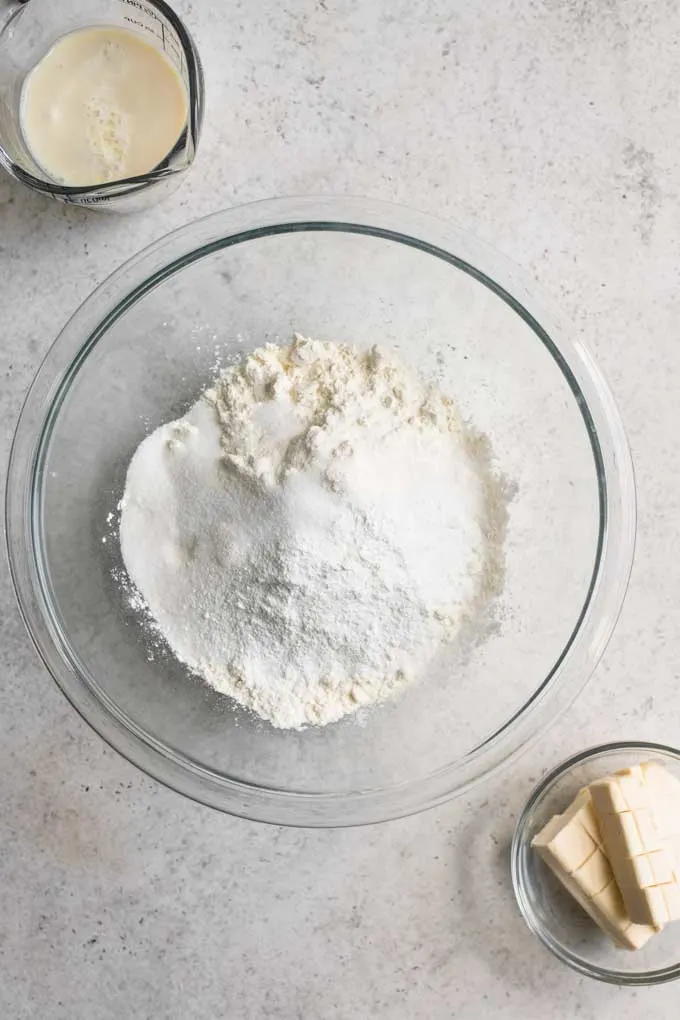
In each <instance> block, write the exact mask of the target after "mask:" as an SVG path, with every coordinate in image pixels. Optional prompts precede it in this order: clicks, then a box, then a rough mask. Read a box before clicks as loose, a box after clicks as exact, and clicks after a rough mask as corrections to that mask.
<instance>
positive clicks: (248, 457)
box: [120, 336, 506, 728]
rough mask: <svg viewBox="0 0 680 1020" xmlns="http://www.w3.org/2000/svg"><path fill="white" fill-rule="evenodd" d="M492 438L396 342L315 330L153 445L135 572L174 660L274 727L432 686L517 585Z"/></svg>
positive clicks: (137, 503)
mask: <svg viewBox="0 0 680 1020" xmlns="http://www.w3.org/2000/svg"><path fill="white" fill-rule="evenodd" d="M489 458H490V454H489V449H488V444H487V442H486V440H485V439H484V438H483V437H481V436H480V435H479V434H478V433H475V432H473V431H472V430H471V429H469V428H468V427H466V426H464V425H463V424H462V422H461V420H460V418H459V415H458V414H457V412H456V410H455V408H454V407H453V406H452V405H451V403H450V402H449V401H448V400H447V399H446V398H445V397H444V396H442V394H441V393H439V392H438V391H437V390H433V389H431V388H427V387H425V386H424V385H423V384H422V383H421V382H420V381H419V380H418V379H417V378H416V377H414V376H412V375H411V374H409V373H408V371H407V370H406V369H405V368H404V367H403V366H401V365H400V364H399V363H398V362H395V361H394V360H393V359H391V357H390V356H389V355H388V354H387V353H386V352H384V351H382V350H381V349H380V348H377V347H374V348H373V349H372V350H371V351H368V352H361V351H359V350H357V349H355V348H353V347H348V346H341V345H335V344H330V343H318V342H314V341H311V340H304V339H302V338H301V337H298V336H296V337H295V339H294V340H293V342H292V343H291V344H290V345H289V346H287V347H276V346H273V345H268V346H267V347H264V348H262V349H260V350H258V351H255V352H254V353H253V354H251V355H250V356H249V357H248V358H247V359H246V360H245V361H243V362H242V363H241V364H239V365H238V366H235V367H232V368H228V369H226V370H225V371H223V372H222V374H221V375H220V377H219V379H218V380H217V382H216V383H215V384H214V386H213V388H211V389H209V390H207V391H206V393H205V394H204V395H203V396H202V397H201V398H200V399H199V401H198V402H197V403H196V404H195V405H194V406H193V407H192V408H191V410H190V411H189V412H188V414H186V415H185V416H184V418H181V419H179V420H178V421H176V422H171V423H170V424H168V425H163V426H161V428H159V429H157V430H156V431H155V432H154V433H153V434H152V435H151V436H149V437H148V438H147V439H146V440H145V441H144V442H143V443H142V444H141V445H140V447H139V449H138V450H137V452H136V453H135V456H134V458H133V460H132V462H131V464H130V468H129V471H128V476H127V484H126V489H125V495H124V498H123V501H122V504H121V508H122V514H121V527H120V540H121V548H122V552H123V559H124V561H125V565H126V568H127V570H128V573H129V575H130V577H131V579H132V581H133V582H134V584H135V586H136V587H137V589H138V590H139V592H140V593H141V595H142V597H143V599H144V600H145V602H146V604H147V606H148V609H149V611H150V613H151V614H152V616H153V617H154V619H155V621H156V623H157V625H158V628H159V630H160V632H161V633H162V635H163V636H164V637H165V639H166V641H167V642H168V644H169V645H170V647H171V648H172V650H173V652H174V653H175V655H176V656H177V658H178V659H180V660H181V661H182V662H183V663H185V664H186V665H187V666H188V667H189V668H190V669H191V670H192V671H194V672H195V673H197V674H199V675H200V676H202V677H203V678H204V679H205V680H206V681H207V682H208V683H209V684H211V685H212V686H213V687H215V688H217V689H218V690H219V691H223V692H224V693H225V694H228V695H230V696H231V697H232V698H235V699H236V700H237V701H239V702H240V703H241V704H242V705H245V706H246V707H248V708H250V709H253V710H254V711H255V712H257V713H258V714H259V715H260V716H262V717H263V718H265V719H267V720H269V721H270V722H271V723H272V724H273V725H274V726H278V727H285V728H300V727H302V726H305V725H308V724H324V723H329V722H333V721H334V720H336V719H339V718H340V717H341V716H343V715H346V714H347V713H350V712H353V711H355V710H356V709H357V708H359V707H361V706H363V705H368V704H371V703H373V702H376V701H380V700H382V699H384V698H386V697H387V696H388V695H390V694H392V693H393V692H394V691H396V690H398V689H399V688H401V687H403V686H404V685H405V684H408V683H409V682H410V681H412V680H413V679H414V678H415V677H416V676H417V675H418V674H419V673H420V672H422V670H423V667H424V666H425V665H426V663H427V661H428V660H429V659H430V658H431V657H432V655H433V654H434V653H435V652H436V651H437V648H438V647H439V646H440V644H441V643H442V642H444V641H448V640H450V639H451V638H453V637H455V635H456V633H457V632H458V631H459V629H460V627H461V625H462V623H463V622H464V621H466V620H467V619H469V618H470V617H471V616H473V615H474V614H476V613H478V612H479V610H480V609H481V608H482V607H483V606H484V605H485V604H486V603H487V602H488V600H489V599H490V598H492V597H493V596H494V595H496V594H497V593H498V592H499V591H500V588H501V586H502V580H503V555H502V543H503V537H504V532H505V520H506V509H505V499H504V488H503V485H502V482H501V481H499V480H498V479H497V478H496V477H495V476H494V475H493V474H492V472H491V469H490V466H489Z"/></svg>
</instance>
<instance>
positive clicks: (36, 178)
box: [0, 0, 204, 211]
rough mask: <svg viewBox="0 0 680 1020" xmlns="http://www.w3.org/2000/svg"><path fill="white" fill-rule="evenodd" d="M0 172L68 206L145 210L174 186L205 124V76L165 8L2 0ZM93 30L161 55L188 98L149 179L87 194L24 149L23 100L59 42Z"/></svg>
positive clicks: (156, 1) (144, 0)
mask: <svg viewBox="0 0 680 1020" xmlns="http://www.w3.org/2000/svg"><path fill="white" fill-rule="evenodd" d="M3 14H4V23H2V27H1V28H0V166H2V167H4V169H5V170H6V171H7V172H8V173H9V174H11V175H12V176H13V177H14V178H16V180H18V181H20V182H21V183H22V184H25V185H26V186H27V187H28V188H32V189H33V190H34V191H39V192H41V193H42V194H43V195H49V196H50V197H51V198H56V199H57V200H59V201H61V202H70V203H72V204H74V205H84V206H94V207H102V208H105V209H108V208H112V209H115V210H120V211H127V210H133V209H136V208H143V207H145V206H146V205H149V204H151V202H155V201H157V200H158V199H160V198H162V197H163V196H164V195H165V194H167V192H168V191H170V190H173V189H174V187H175V186H176V185H177V184H178V183H179V182H180V180H181V174H182V173H183V172H184V171H186V170H187V169H188V168H189V166H190V165H191V163H192V162H193V159H194V156H195V154H196V148H197V146H198V139H199V136H200V132H201V125H202V121H203V90H204V85H203V70H202V68H201V62H200V59H199V56H198V52H197V50H196V46H195V44H194V41H193V39H192V38H191V36H190V35H189V33H188V31H187V29H186V28H185V27H184V25H183V23H182V22H181V20H180V19H179V17H178V16H177V15H176V14H175V12H174V11H173V10H172V9H171V8H170V7H169V6H168V4H167V3H165V2H164V0H59V2H58V3H55V2H54V0H16V2H14V3H10V4H5V5H4V7H3V6H2V2H1V0H0V22H2V17H3ZM93 26H107V27H108V26H114V27H118V28H127V29H129V30H131V31H133V32H136V33H138V34H139V35H141V36H142V37H143V38H144V40H145V41H146V42H147V43H151V44H152V45H153V46H155V47H156V48H157V49H158V50H160V51H162V52H163V53H164V54H165V56H166V57H167V58H168V59H169V60H170V61H171V63H172V64H173V65H174V66H175V68H176V69H177V71H178V72H179V74H180V76H181V78H182V81H183V82H184V86H185V88H186V93H187V101H188V114H187V123H186V125H185V128H184V130H183V131H182V134H181V135H180V137H179V139H178V140H177V142H176V144H175V145H174V147H173V149H172V151H171V152H169V153H168V154H167V156H166V157H165V158H164V159H163V160H162V161H161V162H160V163H159V164H158V166H156V167H154V169H153V170H151V171H150V172H149V173H146V174H143V175H141V176H138V177H129V178H127V179H125V180H120V181H111V182H107V183H105V184H95V185H88V186H85V187H68V186H67V185H63V184H59V183H57V182H56V181H54V180H53V179H51V178H50V177H49V176H48V175H47V174H46V173H45V171H44V170H43V169H42V167H40V166H39V165H38V164H37V163H36V161H35V159H34V158H33V156H32V155H31V152H30V150H29V148H28V146H27V144H26V141H25V139H24V136H23V133H22V129H21V116H20V114H21V92H22V87H23V84H24V81H25V79H26V76H27V75H28V73H29V72H30V71H31V70H32V69H33V68H34V67H35V65H36V64H37V63H38V62H39V61H40V60H41V59H42V58H43V57H44V56H45V54H46V53H47V52H48V50H49V49H50V48H51V47H52V46H53V45H54V44H55V42H56V41H57V40H58V39H60V38H61V37H62V36H64V35H67V34H68V33H69V32H74V31H76V30H77V29H82V28H91V27H93Z"/></svg>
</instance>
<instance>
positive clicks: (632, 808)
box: [590, 762, 680, 930]
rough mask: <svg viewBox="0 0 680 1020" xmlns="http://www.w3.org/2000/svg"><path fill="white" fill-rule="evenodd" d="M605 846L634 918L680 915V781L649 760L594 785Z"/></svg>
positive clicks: (661, 920)
mask: <svg viewBox="0 0 680 1020" xmlns="http://www.w3.org/2000/svg"><path fill="white" fill-rule="evenodd" d="M590 792H591V795H592V803H593V807H594V809H595V815H596V818H597V823H598V826H599V830H600V833H601V835H602V839H603V842H604V848H605V851H606V854H607V857H608V858H609V862H610V864H611V867H612V870H613V872H614V875H615V877H616V881H617V884H618V886H619V889H620V890H621V895H622V897H623V901H624V903H625V905H626V909H627V911H628V913H629V915H630V917H631V918H632V920H633V921H634V922H636V923H637V924H643V925H652V926H653V927H654V928H655V929H657V930H658V929H660V928H662V927H663V926H664V925H665V924H667V923H668V922H669V921H674V920H677V919H680V853H678V850H679V848H680V783H678V781H677V780H676V779H675V778H674V777H673V776H671V775H670V773H669V772H667V771H666V769H664V768H663V767H662V766H660V765H658V764H656V763H655V762H647V763H645V764H643V765H636V766H633V767H632V768H629V769H624V770H622V771H621V772H617V773H615V774H614V775H612V776H607V777H606V778H605V779H600V780H597V782H594V783H591V785H590Z"/></svg>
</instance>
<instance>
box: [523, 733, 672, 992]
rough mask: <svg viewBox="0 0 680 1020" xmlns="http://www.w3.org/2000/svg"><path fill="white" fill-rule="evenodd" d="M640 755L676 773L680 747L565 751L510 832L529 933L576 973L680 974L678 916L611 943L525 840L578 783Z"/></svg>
mask: <svg viewBox="0 0 680 1020" xmlns="http://www.w3.org/2000/svg"><path fill="white" fill-rule="evenodd" d="M644 761H656V762H658V763H659V764H660V765H664V766H665V767H666V768H667V769H668V770H669V771H670V772H672V773H674V774H675V775H676V776H677V777H678V778H680V750H676V749H675V748H672V747H665V746H664V745H662V744H649V743H644V742H642V743H635V742H633V741H625V740H623V741H619V742H618V743H615V744H602V745H600V746H599V747H591V748H589V749H588V750H587V751H581V752H580V753H579V754H576V755H574V756H573V757H572V758H568V759H567V760H566V761H563V762H562V763H561V764H560V765H558V766H557V767H556V768H554V769H553V770H552V772H549V773H548V775H547V776H545V778H544V779H543V780H542V781H541V782H540V783H539V785H538V786H537V787H536V789H535V790H534V792H533V793H532V795H531V797H530V798H529V801H528V803H527V805H526V807H525V808H524V811H523V812H522V814H521V816H520V818H519V821H518V822H517V826H516V828H515V834H514V836H513V840H512V849H511V869H512V884H513V887H514V890H515V896H516V897H517V903H518V904H519V908H520V910H521V912H522V915H523V917H524V920H525V921H526V922H527V924H528V925H529V927H530V928H531V930H532V931H533V933H534V934H535V935H537V936H538V938H539V939H540V940H541V942H542V943H543V945H544V946H547V947H548V949H550V950H551V951H552V952H553V953H554V954H555V956H557V957H558V959H560V960H562V962H563V963H566V964H568V965H569V966H570V967H573V968H574V970H576V971H578V972H579V973H580V974H585V975H587V976H588V977H592V978H596V979H597V980H598V981H606V982H608V983H609V984H614V985H658V984H663V983H665V982H666V981H674V980H675V979H676V978H680V921H677V922H675V923H674V924H669V925H667V926H666V928H664V930H663V931H661V932H659V933H658V934H657V935H655V936H654V937H653V938H651V939H650V940H649V942H647V944H646V945H645V946H643V947H642V949H638V950H637V951H635V952H630V951H628V950H625V949H617V948H616V946H615V945H614V944H613V943H612V942H611V941H610V940H609V939H608V938H607V936H606V935H605V934H604V933H603V932H601V931H600V930H599V929H598V928H597V926H596V925H595V924H594V923H593V921H592V920H591V919H590V918H589V917H588V916H587V915H586V914H585V913H584V912H583V911H582V910H581V908H580V907H579V906H578V905H577V903H576V902H575V900H573V899H572V897H571V896H570V895H569V893H568V892H567V891H566V890H565V889H564V888H563V887H562V885H561V884H560V883H559V881H558V880H557V878H556V877H555V876H554V875H553V873H552V872H551V871H550V869H549V868H548V867H547V865H546V864H545V863H544V862H543V861H542V860H541V858H540V857H539V856H538V854H537V853H536V852H535V851H534V850H532V848H531V841H532V839H533V838H534V836H535V835H536V834H537V833H538V832H539V831H540V830H541V829H542V828H543V826H544V825H545V824H546V822H547V821H549V819H550V818H552V816H553V815H555V814H559V813H561V812H562V811H564V809H565V808H566V807H567V806H568V805H569V804H570V803H571V801H572V799H573V798H574V797H575V796H576V794H577V793H578V791H579V790H580V789H581V788H582V787H583V786H587V785H588V784H589V783H592V782H593V780H595V779H599V778H602V777H603V776H607V775H610V774H611V773H612V772H616V771H617V770H618V769H622V768H626V767H627V766H629V765H634V764H638V763H640V762H644Z"/></svg>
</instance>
